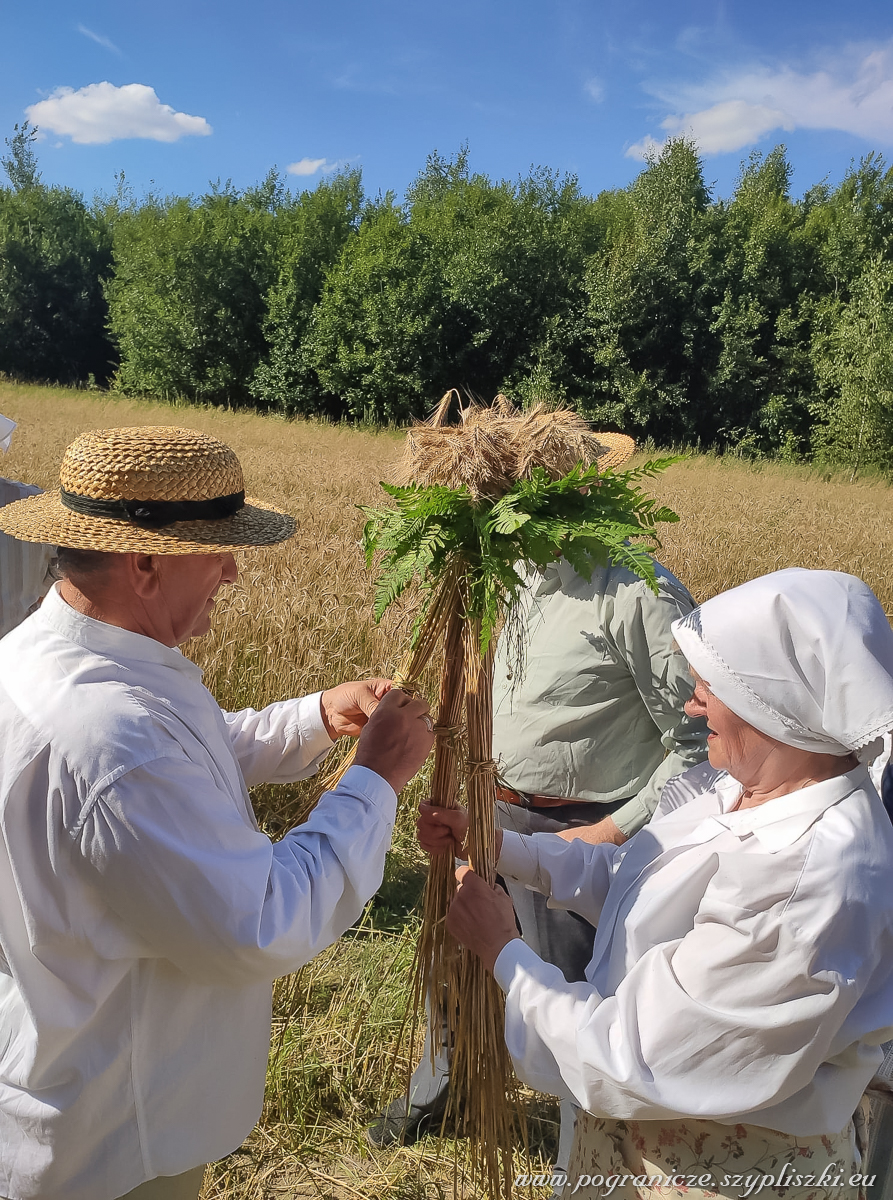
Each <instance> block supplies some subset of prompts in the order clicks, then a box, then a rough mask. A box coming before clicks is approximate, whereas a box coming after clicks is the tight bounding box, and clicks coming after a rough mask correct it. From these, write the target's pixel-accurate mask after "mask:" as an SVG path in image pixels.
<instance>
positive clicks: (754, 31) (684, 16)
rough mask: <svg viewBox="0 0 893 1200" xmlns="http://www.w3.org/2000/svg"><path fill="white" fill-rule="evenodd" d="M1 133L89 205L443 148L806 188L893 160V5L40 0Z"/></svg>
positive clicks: (503, 164)
mask: <svg viewBox="0 0 893 1200" xmlns="http://www.w3.org/2000/svg"><path fill="white" fill-rule="evenodd" d="M0 45H2V47H3V51H4V52H3V71H2V74H0V135H2V136H4V137H5V136H8V134H10V133H11V132H12V129H13V126H14V124H15V123H16V122H20V121H22V120H24V119H25V118H26V117H30V119H31V120H32V122H33V123H35V124H37V125H39V126H40V128H41V131H42V140H41V143H40V146H39V147H38V151H39V158H40V168H41V171H42V175H43V178H44V180H45V181H46V182H48V183H58V184H64V185H67V186H70V187H73V188H75V189H77V190H78V191H81V192H83V193H84V194H85V195H86V196H87V197H88V198H89V197H90V196H92V195H93V194H94V193H95V192H97V191H111V190H113V188H114V176H115V173H116V172H118V171H121V170H123V171H124V173H125V175H126V177H127V179H128V181H129V182H130V183H131V184H132V185H133V186H134V188H135V190H136V192H137V194H140V193H142V192H143V191H145V190H146V189H148V188H150V187H153V188H154V189H155V190H157V191H158V192H160V193H162V194H170V193H176V194H185V193H190V192H192V193H198V192H202V191H204V190H205V189H206V188H207V186H208V182H209V181H210V180H216V179H218V178H219V179H221V180H226V179H232V181H233V183H234V184H235V185H236V186H238V187H244V186H247V185H250V184H252V183H254V182H257V181H259V180H260V179H262V178H263V176H264V175H265V174H266V172H267V170H268V169H269V168H270V167H271V166H274V165H275V166H278V167H279V168H280V169H281V170H283V171H288V172H289V175H288V178H289V181H290V183H291V185H292V186H293V187H295V188H300V187H312V186H314V184H315V182H316V181H317V180H318V179H319V178H321V177H322V176H323V175H324V174H325V173H326V172H328V171H330V170H332V169H334V168H337V167H338V166H346V165H356V166H359V167H361V168H362V171H363V180H364V185H365V188H366V191H367V194H372V195H374V194H375V193H377V192H378V191H386V190H388V189H392V190H394V191H396V192H397V193H398V195H401V194H402V193H403V191H404V189H405V188H406V186H407V185H408V184H409V183H410V182H411V181H412V179H413V178H414V177H415V175H416V174H417V173H418V171H419V170H420V169H421V168H422V167H423V166H424V163H425V158H426V156H427V155H428V154H429V153H430V152H431V151H432V150H435V149H436V150H438V151H439V152H440V153H441V154H445V155H452V154H454V153H455V151H456V150H457V148H458V147H459V146H460V145H461V144H462V143H463V142H466V141H467V142H468V145H469V150H470V161H471V165H472V168H473V169H475V170H479V171H482V172H485V173H486V174H489V175H490V176H491V177H494V178H516V177H517V176H518V175H519V174H526V172H527V171H528V170H529V168H530V166H531V165H534V164H535V165H540V166H546V167H550V168H553V169H555V170H558V171H560V172H570V173H573V174H576V175H577V176H578V177H579V179H580V183H581V185H582V187H583V189H584V190H585V191H587V192H589V193H591V194H594V193H596V192H598V191H600V190H601V189H603V188H609V187H618V186H623V185H625V184H627V183H628V182H629V181H630V180H631V179H632V178H634V176H635V175H636V174H637V173H638V171H639V170H641V167H642V156H643V154H644V153H645V152H646V151H647V149H648V147H649V146H650V147H654V146H657V145H659V144H660V143H661V141H662V140H663V139H665V138H666V137H667V136H668V135H670V134H673V133H678V132H690V133H692V134H693V135H694V136H695V138H696V140H697V141H698V144H699V145H700V147H701V149H702V152H703V154H704V164H705V175H706V178H707V181H708V183H710V184H714V185H715V187H716V191H717V193H718V194H719V195H728V194H729V193H730V191H731V190H732V187H733V186H734V181H735V178H736V175H737V173H738V170H739V167H740V163H741V161H742V159H743V158H744V157H745V156H746V155H747V154H748V153H749V152H750V151H751V150H752V149H758V150H762V151H767V150H769V149H771V148H772V147H773V146H774V145H776V144H777V143H778V142H784V143H785V144H786V145H787V146H788V152H789V158H790V160H791V163H792V165H793V168H794V178H793V189H794V191H795V193H797V194H799V193H801V192H802V191H804V190H805V189H806V188H807V187H809V186H811V185H812V184H814V183H817V182H819V181H820V180H821V179H823V178H825V177H826V176H827V177H828V178H829V179H830V181H831V182H836V181H837V180H838V179H839V178H840V177H841V176H842V175H843V173H844V171H845V170H846V168H847V166H848V164H849V163H850V161H851V160H853V159H859V158H860V157H861V156H863V155H865V154H867V153H868V152H869V151H871V150H878V151H880V152H882V153H884V154H885V155H886V157H887V160H888V161H890V159H891V158H893V4H891V3H890V2H889V0H883V2H881V0H856V2H855V3H849V4H841V3H840V2H839V0H836V2H835V3H831V2H830V0H809V2H805V0H774V2H770V0H749V2H747V3H744V2H743V0H722V2H719V3H706V2H695V0H689V2H685V0H683V2H680V3H675V4H674V3H666V0H664V2H663V3H661V2H659V0H559V2H556V3H540V4H537V3H534V2H533V0H512V2H509V0H475V2H469V0H453V2H451V3H450V4H443V3H439V2H438V0H427V2H424V0H415V2H410V0H378V2H377V3H374V4H373V3H369V0H340V2H339V3H331V2H330V3H315V4H307V3H301V2H292V3H286V2H284V0H255V2H254V3H253V4H250V5H248V4H243V3H234V2H233V0H215V2H214V3H210V2H207V0H203V2H201V3H198V2H195V0H181V2H179V3H175V2H173V0H154V3H152V4H135V3H128V2H127V0H123V2H122V0H116V2H115V3H111V2H107V0H85V2H84V3H78V2H76V0H37V2H36V3H32V4H18V5H13V4H12V3H11V0H7V3H6V4H5V5H4V6H3V9H2V11H0Z"/></svg>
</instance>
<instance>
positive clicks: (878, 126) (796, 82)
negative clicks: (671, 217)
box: [626, 42, 893, 158]
mask: <svg viewBox="0 0 893 1200" xmlns="http://www.w3.org/2000/svg"><path fill="white" fill-rule="evenodd" d="M654 91H655V94H656V95H657V96H658V98H659V99H661V100H664V101H665V103H667V105H672V106H673V107H674V108H676V110H677V111H676V112H673V113H670V115H669V116H667V117H666V118H665V119H664V120H663V121H662V122H661V128H662V129H664V130H666V131H667V133H668V134H669V135H670V136H673V135H675V134H684V133H688V134H690V135H691V136H692V137H694V139H695V141H696V142H697V143H698V146H699V147H700V149H701V151H702V152H703V153H704V154H721V153H723V152H725V151H730V150H740V149H741V148H742V147H743V146H747V145H752V144H753V143H754V142H758V141H759V140H760V139H761V138H763V137H765V136H766V134H768V133H771V132H772V131H773V130H786V131H788V132H790V131H793V130H795V129H835V130H839V131H841V132H844V133H851V134H854V135H855V136H856V137H860V138H864V139H865V140H867V141H870V142H873V143H875V144H881V145H893V42H891V43H888V44H887V45H885V46H882V47H880V48H878V47H874V48H872V49H866V48H865V47H847V48H845V49H844V50H843V51H841V52H840V53H838V54H837V55H835V56H833V57H831V56H827V55H826V56H825V60H824V62H823V63H822V64H821V65H820V67H819V69H817V70H814V71H811V72H806V71H799V70H795V69H794V68H793V67H790V66H778V67H766V66H759V67H746V68H743V69H739V70H735V71H727V72H725V73H723V74H721V75H718V76H716V77H714V78H713V79H712V80H709V81H708V82H707V83H704V84H699V85H696V86H689V87H685V88H677V89H654ZM660 145H661V143H659V142H656V141H655V140H654V139H653V138H645V139H643V140H642V141H641V142H637V143H636V144H635V145H633V146H630V147H629V149H628V150H627V152H626V153H627V155H628V156H629V157H630V158H643V157H644V156H645V153H646V151H647V150H649V149H654V148H657V149H659V148H660Z"/></svg>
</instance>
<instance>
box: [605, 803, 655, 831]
mask: <svg viewBox="0 0 893 1200" xmlns="http://www.w3.org/2000/svg"><path fill="white" fill-rule="evenodd" d="M611 820H612V821H613V822H614V824H615V825H616V826H617V828H618V829H619V830H620V832H621V833H622V834H625V836H626V837H628V838H631V837H632V836H633V834H634V833H638V832H639V830H640V829H641V828H642V827H643V826H645V825H647V824H648V822H649V821H650V820H651V810H650V809H649V808H648V805H647V804H646V803H645V801H644V800H641V799H640V798H639V796H633V798H632V800H629V801H627V803H626V804H622V805H621V806H620V808H617V809H615V810H614V812H612V813H611Z"/></svg>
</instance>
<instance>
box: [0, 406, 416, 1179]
mask: <svg viewBox="0 0 893 1200" xmlns="http://www.w3.org/2000/svg"><path fill="white" fill-rule="evenodd" d="M0 528H2V529H3V530H5V531H6V532H7V533H9V534H11V535H13V536H15V537H17V538H21V539H24V540H26V541H33V542H44V543H51V544H57V545H58V546H59V547H60V551H59V561H60V564H61V571H62V574H63V579H62V581H61V582H60V583H59V584H57V585H56V587H55V588H54V589H53V590H52V591H51V592H50V593H49V595H48V596H47V598H46V600H45V601H44V603H43V605H42V607H41V608H40V609H39V610H38V612H36V613H35V614H34V615H33V616H31V617H30V618H28V620H27V621H25V622H24V623H23V624H22V625H21V626H19V628H18V629H16V630H14V631H13V632H12V633H10V634H9V635H8V636H7V637H6V638H4V639H3V641H2V642H0V734H2V736H3V738H4V747H5V749H4V754H3V756H2V760H0V1196H2V1197H4V1198H8V1200H117V1198H118V1197H122V1196H125V1195H126V1196H128V1197H131V1198H132V1200H137V1198H138V1200H160V1198H162V1197H163V1198H166V1200H194V1198H195V1197H196V1196H197V1195H198V1191H199V1188H200V1185H201V1179H202V1170H203V1166H204V1164H205V1163H207V1162H209V1161H211V1160H213V1159H216V1158H220V1157H221V1156H223V1155H224V1154H227V1153H229V1152H230V1151H232V1150H233V1149H235V1148H236V1147H237V1146H238V1145H239V1144H240V1143H241V1142H242V1141H243V1139H244V1138H245V1136H246V1135H247V1134H248V1132H249V1131H250V1129H251V1127H252V1125H253V1124H254V1122H255V1121H256V1120H257V1118H258V1116H259V1114H260V1109H261V1102H262V1098H263V1088H264V1075H265V1066H266V1060H267V1053H268V1050H269V1038H270V1008H271V982H272V980H273V979H275V978H276V977H277V976H280V975H283V974H286V973H287V972H289V971H293V970H295V969H296V968H297V967H299V966H300V965H301V964H303V963H305V962H307V961H308V960H309V959H310V958H311V957H312V956H313V955H314V954H316V953H317V952H318V951H320V950H322V949H323V948H324V947H325V946H327V945H329V944H330V943H331V942H333V941H334V940H335V939H336V938H337V937H339V936H340V934H341V933H343V932H344V931H345V930H346V929H347V928H348V927H349V926H350V925H351V924H352V923H353V921H354V920H355V919H356V918H357V916H358V915H359V914H360V912H361V910H362V907H363V905H364V904H365V902H366V901H367V900H368V899H369V897H370V896H372V895H373V893H374V892H375V890H376V889H377V887H378V886H379V884H380V882H381V877H382V870H383V864H384V856H385V851H386V849H387V847H388V844H389V842H390V835H391V830H392V826H393V822H394V818H395V811H396V796H395V793H396V792H397V791H399V789H400V788H401V787H402V786H403V785H404V784H405V783H406V782H407V780H408V779H409V778H411V776H412V775H413V774H414V773H415V772H416V770H417V769H418V768H419V766H420V765H421V763H422V762H423V761H424V759H425V757H426V756H427V754H428V751H429V750H430V747H431V744H432V740H433V736H432V730H431V720H430V717H429V716H428V711H427V706H426V705H425V703H424V702H423V701H421V700H418V699H411V698H410V697H409V696H408V695H406V694H405V693H402V692H399V691H397V690H394V691H390V690H389V686H390V685H389V683H388V681H386V680H372V681H369V682H366V683H348V684H342V685H340V686H339V687H336V688H333V689H330V690H328V691H325V692H322V693H319V694H317V695H315V696H308V697H305V698H303V699H297V700H286V701H282V702H280V703H277V704H272V705H270V706H269V707H268V708H265V709H263V710H262V711H260V712H255V711H254V710H253V709H246V710H244V711H243V712H239V713H223V712H221V710H220V708H219V707H218V706H217V704H216V703H215V702H214V700H213V698H212V697H211V695H210V693H209V692H207V690H206V689H205V688H204V687H203V686H202V683H201V672H200V670H199V669H198V668H197V667H196V666H195V665H194V664H193V663H191V662H190V661H189V660H188V659H186V658H185V657H184V656H183V655H182V654H181V653H180V651H179V650H178V649H177V648H176V647H177V646H178V645H179V644H180V643H182V642H184V641H185V640H186V639H188V638H190V637H195V636H200V635H201V634H203V633H205V632H207V630H208V628H209V625H210V619H211V611H212V608H213V605H214V596H215V593H216V592H217V590H218V588H219V587H220V586H221V585H222V584H225V583H230V582H232V581H233V580H235V578H236V575H237V568H236V563H235V559H234V557H233V552H234V551H236V550H241V549H244V548H247V547H251V546H265V545H272V544H274V543H276V542H280V541H283V540H284V539H286V538H288V537H290V536H291V534H292V533H293V531H294V522H293V520H292V519H291V518H290V517H288V516H286V515H285V514H283V513H280V512H277V511H276V510H275V509H272V508H270V507H268V506H266V505H263V504H260V503H258V502H256V501H250V500H249V501H246V499H245V495H244V485H243V481H242V471H241V468H240V466H239V462H238V459H237V458H236V456H235V454H234V453H233V451H232V450H230V449H229V447H228V446H225V445H223V443H221V442H219V441H217V440H216V439H215V438H211V437H208V436H207V435H205V434H201V433H197V432H194V431H192V430H184V429H172V428H167V427H162V428H144V429H118V430H104V431H98V432H94V433H88V434H85V435H82V436H81V437H79V438H78V439H77V440H76V441H75V442H74V443H73V444H72V445H71V446H70V447H69V449H68V451H67V452H66V455H65V459H64V461H63V464H62V470H61V490H60V491H59V492H56V493H53V494H47V495H41V496H36V497H33V498H30V499H27V500H23V501H20V502H18V503H16V504H13V505H11V506H9V507H7V508H4V509H2V510H0ZM341 733H352V734H359V743H358V747H357V753H356V759H355V764H356V765H354V766H353V767H352V768H351V769H350V770H349V771H348V772H347V773H346V775H345V776H344V779H343V781H342V782H341V784H339V786H338V787H337V788H336V789H335V790H334V791H332V792H329V793H327V794H326V795H325V796H324V797H323V798H322V800H321V801H320V803H319V805H318V806H317V808H316V809H315V811H314V812H313V814H312V815H311V817H310V818H309V820H308V821H307V822H306V823H305V824H304V825H302V826H301V827H299V828H298V829H295V830H292V831H291V832H290V833H288V834H287V835H286V836H285V837H284V838H282V840H281V841H279V842H278V843H277V844H276V845H273V844H272V843H271V842H270V840H269V839H268V838H267V837H266V836H265V835H264V834H263V833H261V832H260V830H259V829H258V826H257V823H256V821H255V819H254V816H253V813H252V810H251V805H250V801H249V797H248V791H247V786H250V785H253V784H257V783H260V782H262V781H270V782H288V781H291V780H295V779H298V778H301V777H303V776H305V775H307V774H309V773H310V772H311V771H312V770H313V769H314V768H315V766H316V764H317V763H318V762H319V761H320V759H321V758H322V757H323V756H324V755H325V753H326V752H327V751H328V750H329V748H330V747H331V745H332V739H333V737H335V736H337V735H339V734H341Z"/></svg>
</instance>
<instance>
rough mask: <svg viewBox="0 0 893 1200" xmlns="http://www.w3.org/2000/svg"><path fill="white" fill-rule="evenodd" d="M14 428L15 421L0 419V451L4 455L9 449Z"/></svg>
mask: <svg viewBox="0 0 893 1200" xmlns="http://www.w3.org/2000/svg"><path fill="white" fill-rule="evenodd" d="M15 427H16V423H15V421H11V420H10V419H9V417H0V450H2V451H3V453H4V454H5V453H6V451H7V450H8V449H9V443H10V442H11V441H12V433H13V430H14V429H15Z"/></svg>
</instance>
